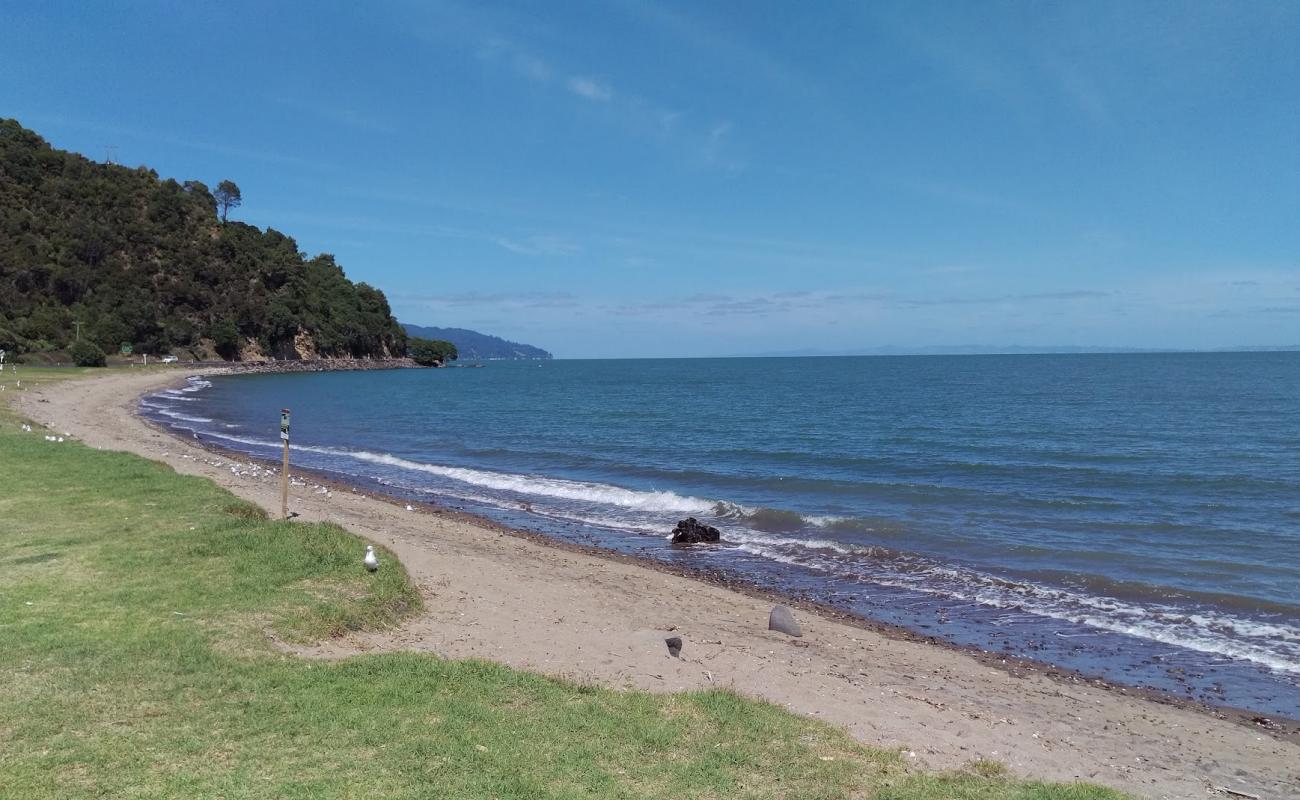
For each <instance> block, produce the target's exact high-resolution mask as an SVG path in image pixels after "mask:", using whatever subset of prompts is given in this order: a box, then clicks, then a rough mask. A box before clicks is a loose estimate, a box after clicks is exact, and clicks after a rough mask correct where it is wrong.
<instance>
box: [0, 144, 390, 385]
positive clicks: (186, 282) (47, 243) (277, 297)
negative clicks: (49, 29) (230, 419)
mask: <svg viewBox="0 0 1300 800" xmlns="http://www.w3.org/2000/svg"><path fill="white" fill-rule="evenodd" d="M226 187H229V190H233V192H234V193H235V195H236V196H237V194H238V191H239V190H238V187H237V186H235V185H234V184H233V183H230V182H226V181H223V182H222V183H221V184H220V185H219V186H218V188H217V191H216V192H215V193H214V192H213V191H210V190H209V189H208V187H207V186H205V185H204V184H202V183H200V182H198V181H185V182H184V183H178V182H177V181H175V180H172V179H170V178H161V177H159V176H158V173H156V172H154V171H153V170H151V169H149V168H148V167H136V168H130V167H124V166H118V165H115V164H100V163H97V162H94V161H91V160H89V159H87V158H84V157H83V156H80V155H77V154H76V153H69V152H66V151H63V150H56V149H55V148H53V147H51V146H50V145H49V144H48V143H47V142H46V141H45V140H44V139H42V138H41V137H40V136H39V135H37V134H36V133H34V132H32V131H30V130H27V129H26V128H23V127H22V126H21V125H20V124H18V122H17V121H15V120H11V119H0V349H5V350H9V351H10V352H11V353H14V354H22V353H42V352H50V351H57V350H60V349H62V348H65V347H69V346H70V345H71V344H72V342H73V341H74V340H77V339H80V340H81V341H82V342H89V343H93V344H96V345H98V346H99V347H100V348H102V349H103V350H104V351H106V352H108V353H115V352H118V351H119V350H125V349H127V348H128V346H129V348H131V349H133V350H134V352H135V353H137V354H139V353H154V354H159V353H169V352H173V351H180V352H186V351H187V352H189V353H191V354H194V355H196V356H199V357H204V358H215V357H221V358H226V359H236V360H259V359H262V358H267V357H276V358H281V359H306V358H332V357H339V358H347V357H351V358H357V357H361V358H364V357H383V356H401V355H405V353H406V334H405V333H404V332H403V331H402V329H401V327H400V326H399V325H398V324H397V320H396V319H394V318H393V315H392V312H391V311H390V309H389V306H388V300H387V298H385V297H384V294H383V292H381V291H379V290H378V289H375V288H374V287H371V286H367V285H366V284H364V283H353V282H352V281H350V280H348V279H347V277H345V276H344V274H343V269H342V267H340V266H339V265H338V264H337V263H335V261H334V257H333V256H330V255H327V254H322V255H317V256H314V257H308V256H307V255H306V254H305V253H303V252H301V251H300V250H299V249H298V245H297V243H296V242H295V241H294V240H293V239H291V238H289V237H288V236H285V235H284V234H282V233H280V232H278V231H275V230H273V229H270V228H268V229H266V230H265V231H262V230H260V229H258V228H255V227H253V226H252V225H245V224H244V223H242V222H237V221H235V220H230V221H229V222H226V221H224V220H223V218H222V217H224V212H223V214H222V216H218V214H217V204H218V200H219V198H222V197H227V196H229V194H230V191H229V190H227V188H226ZM237 204H238V203H237V200H236V201H235V202H228V203H227V205H228V206H230V207H234V206H235V205H237ZM83 346H84V345H83Z"/></svg>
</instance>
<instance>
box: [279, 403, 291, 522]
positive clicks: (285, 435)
mask: <svg viewBox="0 0 1300 800" xmlns="http://www.w3.org/2000/svg"><path fill="white" fill-rule="evenodd" d="M280 440H281V441H283V442H284V463H283V465H282V466H281V469H280V518H281V519H288V518H289V409H287V408H282V409H280Z"/></svg>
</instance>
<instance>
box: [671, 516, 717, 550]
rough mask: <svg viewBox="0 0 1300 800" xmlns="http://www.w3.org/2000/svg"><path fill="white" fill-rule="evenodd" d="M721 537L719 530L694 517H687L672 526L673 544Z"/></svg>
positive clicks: (692, 542)
mask: <svg viewBox="0 0 1300 800" xmlns="http://www.w3.org/2000/svg"><path fill="white" fill-rule="evenodd" d="M721 539H722V532H721V531H719V530H718V529H717V528H714V527H713V526H711V525H705V524H704V523H702V522H700V521H699V520H697V519H696V518H695V517H687V518H686V519H684V520H682V521H681V522H678V523H677V527H675V528H673V544H700V543H702V542H717V541H720V540H721Z"/></svg>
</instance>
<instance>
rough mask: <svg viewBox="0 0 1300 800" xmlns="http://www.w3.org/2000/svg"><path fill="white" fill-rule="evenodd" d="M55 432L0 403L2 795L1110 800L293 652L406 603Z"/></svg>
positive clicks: (282, 526) (388, 583)
mask: <svg viewBox="0 0 1300 800" xmlns="http://www.w3.org/2000/svg"><path fill="white" fill-rule="evenodd" d="M19 371H20V377H22V378H23V380H24V385H25V386H34V385H36V384H38V383H41V382H45V381H49V380H55V379H61V378H66V377H68V376H69V375H73V374H75V373H73V372H71V371H68V370H58V371H55V370H39V369H30V368H23V367H20V368H19ZM0 382H3V383H6V384H9V385H10V386H9V387H8V389H7V391H14V390H13V388H12V383H13V379H12V376H11V375H9V374H6V375H5V377H4V378H3V380H2V381H0ZM6 393H7V392H6ZM2 399H4V395H0V400H2ZM44 433H45V432H44V431H42V430H41V429H40V428H39V427H38V428H36V430H34V431H33V432H31V433H26V432H23V431H21V430H20V428H19V419H18V417H17V416H16V415H15V414H14V413H13V412H12V411H10V410H9V409H8V407H7V405H6V404H4V403H0V798H5V799H6V800H8V798H23V800H37V799H39V798H81V797H113V798H164V797H166V798H227V799H228V800H229V799H233V798H417V797H421V798H458V797H481V798H550V797H557V798H558V797H628V798H632V797H663V798H669V797H671V798H693V797H708V798H730V797H756V798H761V797H806V798H832V797H880V798H936V800H937V798H1080V799H1082V798H1110V797H1118V795H1115V794H1113V793H1111V792H1108V791H1105V790H1101V789H1097V788H1095V787H1086V786H1060V785H1055V786H1049V785H1042V784H1034V783H1021V782H1017V781H1014V780H1012V779H1010V778H1007V777H1006V776H1005V775H1003V774H1002V773H1001V772H1000V770H999V769H998V767H997V765H989V764H982V765H974V766H973V767H972V768H971V769H970V770H968V771H966V772H962V773H953V774H944V775H933V774H924V773H920V772H918V771H916V770H915V769H914V768H912V767H911V766H909V765H908V764H906V763H905V761H904V759H902V758H901V757H900V756H899V755H898V754H897V753H894V752H887V751H881V750H873V749H870V748H865V747H862V746H860V745H857V744H856V743H854V742H853V741H851V740H850V739H849V738H848V737H847V736H846V735H845V734H844V733H842V732H841V731H839V730H837V729H834V728H831V727H828V726H826V725H823V724H821V723H818V722H816V721H813V720H808V719H803V718H800V717H796V716H793V715H791V714H788V713H786V712H784V711H782V710H781V709H779V708H777V707H775V706H772V705H768V704H764V703H758V702H753V701H750V700H745V699H741V698H739V697H737V696H735V695H733V694H729V693H727V692H722V691H711V692H692V693H687V694H679V695H651V694H645V693H640V692H618V691H611V690H606V689H597V688H592V687H587V686H579V685H575V684H572V683H566V682H564V681H559V680H553V679H550V678H545V677H541V676H537V675H532V674H528V673H523V672H516V671H514V670H510V669H506V668H505V667H501V666H498V665H495V664H491V663H486V662H482V661H444V660H441V659H438V658H434V657H431V656H427V655H417V654H405V653H399V654H385V655H366V656H358V657H355V658H350V659H347V660H343V661H337V662H321V661H309V660H306V659H301V658H297V657H294V656H290V655H286V654H284V653H283V652H281V651H280V650H278V649H277V648H276V647H275V645H274V644H273V637H274V638H276V639H280V640H289V641H307V640H312V639H318V638H321V637H327V636H330V635H335V634H338V633H341V632H344V631H347V630H353V629H362V628H375V627H383V626H387V625H392V624H393V623H395V622H396V621H398V620H400V619H401V618H402V617H403V616H404V615H407V614H410V613H413V612H414V611H416V610H418V608H419V605H420V599H419V596H418V594H417V593H416V592H415V591H414V590H413V589H412V588H411V586H410V584H409V583H408V582H407V579H406V576H405V574H404V573H403V572H402V571H401V569H400V567H399V566H398V565H397V564H396V562H395V561H394V559H393V558H392V557H391V556H387V558H386V559H385V568H384V569H381V570H380V571H379V572H378V573H377V574H375V575H370V574H368V573H366V572H364V571H363V570H362V569H361V564H360V562H361V556H362V554H363V551H364V542H362V541H361V540H359V539H357V538H356V537H354V536H352V535H351V534H349V533H347V532H346V531H344V530H342V529H341V528H338V527H335V526H330V525H316V524H301V523H286V522H271V521H268V520H267V519H266V518H265V516H264V515H263V514H262V513H261V512H260V510H258V509H256V508H253V507H251V506H249V505H248V504H246V503H244V502H242V501H240V500H238V499H236V498H235V497H234V496H232V495H231V494H229V493H228V492H226V491H224V490H222V489H219V488H218V487H216V486H215V485H214V484H212V483H210V482H209V481H207V480H203V479H199V478H190V477H182V476H179V475H177V474H175V473H174V472H172V471H171V470H170V469H169V468H167V467H165V466H162V465H159V464H156V463H153V462H150V461H147V460H144V459H141V458H137V457H134V456H128V455H123V454H118V453H108V452H100V451H96V450H92V449H90V448H87V447H84V446H82V445H79V444H76V443H72V442H65V443H63V444H57V443H50V442H46V441H44V440H43V438H42V436H43V434H44Z"/></svg>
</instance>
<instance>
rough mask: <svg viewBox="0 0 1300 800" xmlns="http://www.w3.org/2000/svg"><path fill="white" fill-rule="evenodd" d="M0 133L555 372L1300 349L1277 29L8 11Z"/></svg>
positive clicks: (951, 20) (1293, 11) (705, 17)
mask: <svg viewBox="0 0 1300 800" xmlns="http://www.w3.org/2000/svg"><path fill="white" fill-rule="evenodd" d="M0 20H3V24H0V53H3V57H0V116H11V117H16V118H18V119H19V120H20V121H21V122H23V123H24V124H25V125H27V126H28V127H31V128H34V129H36V130H37V131H39V132H40V133H41V134H43V135H44V136H45V137H46V138H47V139H49V140H50V141H51V142H52V143H53V144H55V145H56V146H58V147H62V148H67V149H71V150H76V151H79V152H82V153H85V154H86V155H88V156H90V157H92V158H96V159H103V158H104V157H105V156H106V154H107V153H108V152H109V151H108V150H107V147H108V146H109V145H115V146H116V149H115V151H114V152H115V154H116V157H117V159H118V160H119V161H121V162H123V163H126V164H129V165H137V164H148V165H150V166H152V167H154V168H155V169H157V170H158V172H159V173H160V174H162V175H164V176H171V177H176V178H178V179H182V180H183V179H189V178H197V179H200V180H204V181H206V182H207V183H208V184H209V185H215V184H216V183H217V181H219V180H221V179H223V178H230V179H233V180H235V181H236V182H237V183H238V184H239V186H240V187H241V189H242V190H243V194H244V198H245V200H244V206H243V208H241V209H239V211H238V212H237V214H236V216H237V217H238V218H239V219H242V220H244V221H246V222H249V223H252V224H256V225H259V226H268V225H270V226H273V227H275V228H276V229H278V230H281V231H283V232H285V233H287V234H289V235H291V236H293V237H295V238H296V239H297V241H298V243H299V246H300V247H301V248H302V249H303V250H305V251H307V252H309V253H316V252H332V253H334V254H336V255H337V256H338V258H339V260H340V262H341V263H342V264H343V266H344V268H345V269H346V270H347V272H348V274H349V276H350V277H352V278H353V279H356V280H364V281H367V282H369V283H372V284H374V285H376V286H378V287H380V288H381V289H383V290H384V291H385V292H386V293H387V294H388V297H389V299H390V301H391V303H392V304H393V307H394V310H395V311H396V313H397V315H398V317H399V318H400V319H402V320H403V321H407V322H415V323H420V324H435V325H447V326H464V327H470V328H475V329H478V330H483V331H486V332H491V333H496V334H499V335H502V336H506V337H508V338H513V339H518V340H522V341H527V342H530V343H534V344H537V345H540V346H543V347H546V348H548V349H551V350H552V351H554V352H555V353H556V354H557V355H560V356H566V357H604V356H669V355H688V356H694V355H724V354H744V353H755V352H771V351H787V350H797V349H808V348H811V349H821V350H828V351H837V352H838V351H853V350H858V349H865V348H874V347H879V346H886V345H896V346H903V347H920V346H933V345H949V344H965V345H969V344H981V345H1008V344H1022V345H1100V346H1152V347H1217V346H1230V345H1258V344H1295V343H1300V146H1297V142H1300V48H1298V47H1296V42H1297V41H1300V4H1296V3H1289V2H1288V3H1267V2H1249V3H1194V2H1172V3H1150V2H1147V3H1135V2H1120V3H1113V4H1112V3H1104V2H1088V3H1059V4H1057V3H1029V2H1022V3H1006V4H1003V3H957V2H952V3H921V2H907V3H874V2H873V3H863V2H844V3H836V2H829V1H827V2H817V3H791V2H774V3H765V2H757V1H754V2H737V3H684V2H664V1H662V0H659V1H657V2H638V1H636V0H613V1H612V2H608V3H590V4H589V3H560V2H518V3H502V4H480V3H471V2H465V3H459V2H412V3H391V4H389V3H375V4H359V3H333V2H324V3H310V4H307V3H304V4H300V5H294V4H289V3H274V4H271V3H267V4H262V3H249V4H243V3H238V2H228V3H220V4H197V3H166V4H162V3H159V4H132V3H25V2H24V3H18V2H11V0H0Z"/></svg>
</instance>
